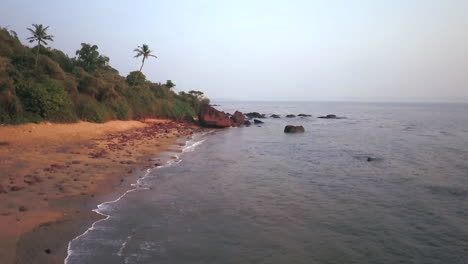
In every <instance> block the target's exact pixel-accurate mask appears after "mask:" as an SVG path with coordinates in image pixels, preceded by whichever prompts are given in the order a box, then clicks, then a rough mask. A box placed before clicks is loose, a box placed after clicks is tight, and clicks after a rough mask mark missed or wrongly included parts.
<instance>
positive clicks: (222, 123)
mask: <svg viewBox="0 0 468 264" xmlns="http://www.w3.org/2000/svg"><path fill="white" fill-rule="evenodd" d="M198 120H199V122H200V125H202V126H205V127H218V128H223V127H230V126H231V125H232V120H231V119H230V118H229V116H228V115H227V114H226V113H224V112H221V111H219V110H216V109H215V108H213V107H211V106H209V105H203V106H202V107H201V108H200V112H199V113H198Z"/></svg>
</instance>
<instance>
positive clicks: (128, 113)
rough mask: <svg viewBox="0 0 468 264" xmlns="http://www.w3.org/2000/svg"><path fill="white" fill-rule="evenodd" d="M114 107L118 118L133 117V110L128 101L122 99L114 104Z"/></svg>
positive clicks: (126, 118)
mask: <svg viewBox="0 0 468 264" xmlns="http://www.w3.org/2000/svg"><path fill="white" fill-rule="evenodd" d="M112 108H113V110H114V112H115V113H116V116H117V119H120V120H128V119H131V118H132V110H131V108H130V106H129V105H128V103H127V102H126V101H124V100H121V101H119V102H117V103H115V104H113V105H112Z"/></svg>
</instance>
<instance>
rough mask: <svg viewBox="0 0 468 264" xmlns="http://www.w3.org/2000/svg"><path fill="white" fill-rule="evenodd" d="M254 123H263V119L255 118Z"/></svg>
mask: <svg viewBox="0 0 468 264" xmlns="http://www.w3.org/2000/svg"><path fill="white" fill-rule="evenodd" d="M254 123H255V124H263V121H260V120H258V119H254Z"/></svg>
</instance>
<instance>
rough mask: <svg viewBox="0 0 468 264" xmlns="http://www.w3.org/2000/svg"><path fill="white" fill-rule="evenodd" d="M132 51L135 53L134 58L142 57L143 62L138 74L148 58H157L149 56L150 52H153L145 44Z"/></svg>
mask: <svg viewBox="0 0 468 264" xmlns="http://www.w3.org/2000/svg"><path fill="white" fill-rule="evenodd" d="M133 51H135V52H136V53H137V54H136V55H135V58H138V57H140V56H142V57H143V60H142V61H141V67H140V72H141V70H142V69H143V65H145V60H146V59H147V58H149V57H154V58H158V57H157V56H155V55H153V54H151V52H153V51H152V50H150V49H149V47H148V45H146V44H143V45H142V46H141V47H140V46H138V48H136V49H134V50H133Z"/></svg>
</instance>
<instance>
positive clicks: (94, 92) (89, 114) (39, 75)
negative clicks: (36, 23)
mask: <svg viewBox="0 0 468 264" xmlns="http://www.w3.org/2000/svg"><path fill="white" fill-rule="evenodd" d="M77 47H79V45H78V43H77ZM90 48H91V49H92V48H94V50H92V51H93V52H94V53H93V54H92V55H93V56H94V58H95V59H94V60H92V59H90V60H87V61H85V60H84V59H83V58H84V56H81V57H79V56H77V57H76V58H70V57H69V56H68V55H66V54H65V53H64V52H62V51H60V50H57V49H51V48H44V47H43V46H40V50H39V55H38V57H37V64H36V54H37V53H36V52H37V46H36V47H34V48H29V47H27V46H25V45H23V44H22V43H21V42H20V41H19V39H18V37H17V35H16V33H15V32H14V31H9V30H7V29H4V28H3V29H0V124H20V123H28V122H36V123H37V122H41V121H50V122H59V123H68V122H76V121H79V120H83V121H90V122H105V121H108V120H117V119H119V120H131V119H141V118H150V117H159V118H170V119H176V120H181V119H184V120H191V119H192V117H194V116H195V115H196V113H197V111H198V107H199V105H201V104H202V103H207V102H208V99H206V98H204V96H203V93H201V92H199V91H191V92H189V93H185V92H180V93H175V92H174V91H172V90H171V88H172V87H173V86H174V84H173V83H172V81H167V83H166V84H161V83H153V82H151V81H149V80H147V79H146V77H145V76H144V74H143V73H141V72H140V71H134V72H131V73H130V74H129V75H128V76H126V77H123V76H120V75H119V73H118V71H117V70H115V69H114V68H112V67H111V66H110V65H109V58H108V57H105V56H103V55H100V54H99V53H98V51H97V49H98V47H97V46H91V45H90V44H86V43H82V44H81V49H78V51H77V55H78V52H79V51H81V52H84V51H87V50H89V49H90ZM80 55H81V54H80ZM130 59H131V58H129V60H130Z"/></svg>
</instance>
